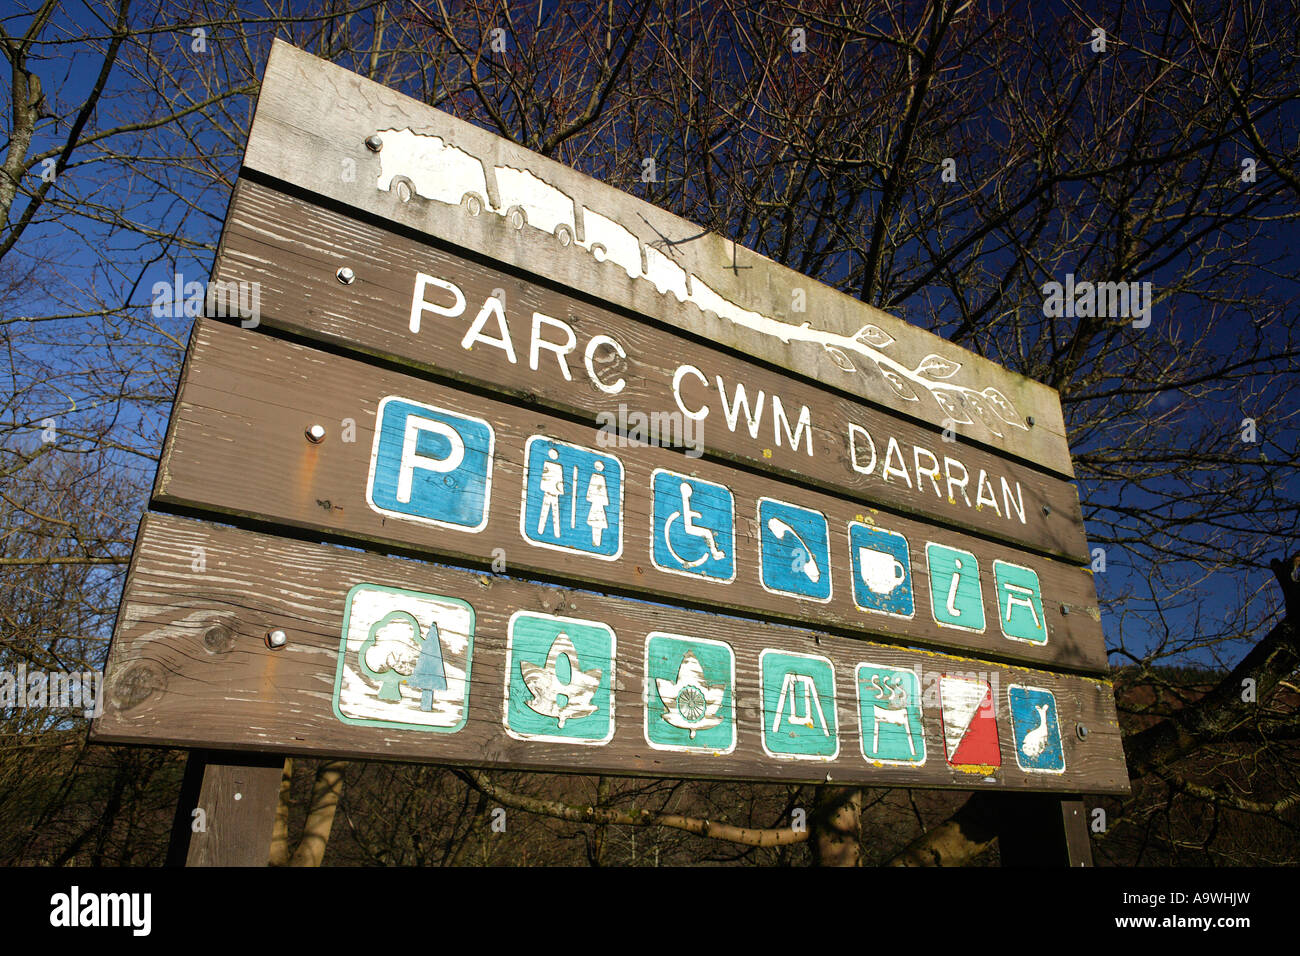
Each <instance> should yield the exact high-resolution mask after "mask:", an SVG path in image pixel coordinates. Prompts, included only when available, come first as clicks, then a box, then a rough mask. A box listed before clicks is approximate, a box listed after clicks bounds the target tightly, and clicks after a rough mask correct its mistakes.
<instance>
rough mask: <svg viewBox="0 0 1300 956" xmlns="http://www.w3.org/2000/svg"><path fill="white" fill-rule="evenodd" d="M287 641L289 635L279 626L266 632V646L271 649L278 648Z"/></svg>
mask: <svg viewBox="0 0 1300 956" xmlns="http://www.w3.org/2000/svg"><path fill="white" fill-rule="evenodd" d="M288 643H289V635H288V634H286V633H284V631H282V630H280V629H279V628H276V629H275V630H274V631H268V632H267V634H266V646H267V647H269V648H271V649H272V650H279V649H280V648H282V647H284V646H285V645H286V644H288Z"/></svg>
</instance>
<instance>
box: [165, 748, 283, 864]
mask: <svg viewBox="0 0 1300 956" xmlns="http://www.w3.org/2000/svg"><path fill="white" fill-rule="evenodd" d="M283 772H284V761H283V760H282V759H277V758H274V757H269V756H267V755H265V754H240V753H223V752H214V751H208V750H191V751H190V753H189V757H188V759H187V762H186V764H185V781H184V783H183V784H182V785H181V795H180V800H179V801H178V803H177V806H176V820H175V824H174V826H173V827H172V841H171V845H170V846H169V847H168V848H167V858H168V865H169V866H266V865H267V862H268V859H269V857H270V850H271V830H272V828H273V826H274V824H275V808H276V804H277V802H278V801H279V799H280V778H281V776H282V775H283ZM197 811H202V813H198V812H197Z"/></svg>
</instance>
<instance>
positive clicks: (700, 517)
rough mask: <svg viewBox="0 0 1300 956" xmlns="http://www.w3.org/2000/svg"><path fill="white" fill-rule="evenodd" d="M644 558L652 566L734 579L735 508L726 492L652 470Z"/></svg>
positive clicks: (720, 487)
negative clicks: (650, 511) (646, 555)
mask: <svg viewBox="0 0 1300 956" xmlns="http://www.w3.org/2000/svg"><path fill="white" fill-rule="evenodd" d="M650 481H651V485H652V487H653V490H654V514H653V521H652V522H651V526H650V535H651V541H650V558H651V560H652V561H653V562H654V565H655V567H657V568H659V569H660V570H662V571H669V572H671V573H673V574H691V575H699V576H700V577H706V578H712V579H713V580H716V581H731V580H734V579H735V577H736V528H735V525H736V505H735V499H734V498H733V497H732V494H731V490H730V489H729V488H727V487H726V486H725V485H719V484H716V483H714V482H712V481H705V480H704V479H702V478H692V477H689V476H687V475H679V474H677V473H676V472H674V471H667V470H665V469H663V468H656V469H655V471H654V474H653V475H652V476H651V479H650Z"/></svg>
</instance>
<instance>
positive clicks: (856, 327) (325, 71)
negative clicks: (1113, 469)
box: [244, 41, 1073, 477]
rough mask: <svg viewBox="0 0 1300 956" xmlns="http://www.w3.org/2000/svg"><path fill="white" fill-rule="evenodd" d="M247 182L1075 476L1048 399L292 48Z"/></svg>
mask: <svg viewBox="0 0 1300 956" xmlns="http://www.w3.org/2000/svg"><path fill="white" fill-rule="evenodd" d="M367 144H369V145H367ZM244 168H245V170H247V171H248V172H250V173H253V174H256V175H257V176H259V177H260V178H263V179H269V180H274V181H276V182H278V183H283V184H286V185H289V186H292V187H296V188H298V189H301V190H305V191H306V192H308V193H310V194H312V195H314V196H317V197H322V198H325V199H329V200H332V201H335V202H338V203H341V204H343V205H344V206H346V207H348V208H350V209H352V210H354V211H355V212H357V213H359V214H368V215H370V216H372V217H375V218H376V219H377V220H379V221H382V222H387V223H391V224H393V225H396V226H398V227H404V228H406V229H407V230H410V231H412V232H414V233H416V234H420V235H429V236H437V237H441V238H443V239H447V240H450V241H452V242H454V243H456V245H458V246H459V247H461V248H462V249H465V250H468V251H469V252H471V253H476V254H479V255H481V256H485V257H487V258H488V259H490V260H493V261H496V262H500V263H502V264H505V265H508V266H513V267H517V268H520V269H522V270H524V271H526V272H528V273H530V274H532V275H535V276H538V277H539V278H542V279H546V280H550V281H552V282H554V283H556V284H558V285H559V286H562V287H565V288H568V289H572V290H575V291H577V292H579V293H584V294H586V295H589V296H592V297H594V298H595V299H597V300H600V301H602V302H605V303H608V304H609V305H611V306H613V307H617V308H621V309H625V310H628V311H630V312H631V313H634V314H637V315H640V316H644V317H647V318H649V319H651V320H652V321H655V322H658V323H661V324H663V325H665V326H668V327H671V328H674V329H681V330H685V331H688V332H691V333H694V334H696V335H698V336H699V337H700V338H701V339H703V340H706V341H710V342H715V343H718V344H719V345H722V346H725V347H727V348H732V349H735V350H737V351H739V352H742V353H744V354H747V355H750V356H752V357H754V358H756V359H760V360H762V361H764V362H768V363H770V364H772V365H776V366H779V367H780V368H783V369H786V370H789V371H792V372H797V373H798V374H799V375H802V376H805V377H808V378H812V379H815V380H817V381H820V382H822V383H824V384H826V385H829V386H830V387H832V388H835V389H838V390H840V391H843V392H847V393H850V394H853V395H856V396H859V397H861V398H865V399H867V400H868V401H871V402H873V403H875V404H876V405H878V406H880V407H882V408H888V409H893V410H895V411H898V412H901V413H902V414H904V415H908V416H910V417H912V418H915V419H917V420H918V421H922V422H925V423H928V424H930V425H939V426H941V425H942V423H943V422H944V421H945V420H950V421H951V422H952V423H953V424H954V425H956V427H957V429H958V430H959V432H960V433H961V434H962V436H963V438H970V439H973V440H976V441H979V442H982V443H984V444H987V445H989V446H991V447H993V448H996V449H999V450H1001V451H1003V452H1005V453H1006V454H1008V455H1011V456H1014V457H1017V458H1021V459H1023V460H1025V461H1028V462H1032V463H1034V464H1037V465H1040V466H1042V467H1044V468H1046V469H1049V470H1051V471H1054V472H1056V473H1057V474H1060V475H1064V476H1066V477H1070V476H1072V475H1073V468H1072V466H1071V464H1070V455H1069V449H1068V447H1067V443H1066V438H1065V426H1064V423H1063V420H1062V417H1061V411H1060V400H1059V397H1058V396H1057V394H1056V392H1055V391H1053V390H1052V389H1051V388H1049V387H1047V386H1045V385H1042V384H1040V383H1038V382H1035V381H1032V380H1031V379H1028V378H1025V377H1024V376H1021V375H1017V374H1015V373H1013V372H1011V371H1008V370H1007V369H1005V368H1002V367H1000V366H998V365H996V364H994V363H993V362H990V361H988V360H987V359H985V358H982V357H980V356H978V355H975V354H974V353H971V352H968V351H966V350H965V349H962V348H960V347H959V346H956V345H953V344H952V343H951V342H948V341H946V340H944V339H941V338H939V337H938V336H936V335H933V334H931V333H928V332H925V331H923V330H922V329H919V328H917V327H915V326H913V325H909V324H908V323H906V322H903V321H902V320H900V319H897V318H895V317H894V316H891V315H889V314H887V313H885V312H882V311H881V310H879V309H876V308H873V307H872V306H870V305H867V304H866V303H863V302H861V301H859V300H857V299H854V298H852V297H850V296H847V295H844V294H843V293H841V292H838V291H836V290H834V289H832V288H830V287H829V286H826V285H823V284H822V283H820V282H815V281H813V280H812V279H809V278H808V277H807V276H804V275H800V274H799V273H797V272H794V271H793V270H791V269H788V268H786V267H784V266H781V265H778V264H777V263H775V262H772V261H771V260H770V259H766V258H764V257H762V256H760V255H758V254H756V253H754V252H752V251H750V250H747V249H741V248H740V247H738V246H736V245H735V244H733V243H732V242H731V241H729V240H727V239H725V238H723V237H722V236H719V235H715V234H711V233H707V232H705V231H704V230H702V229H701V228H700V227H699V226H697V225H695V224H694V223H690V222H687V221H686V220H684V219H680V218H678V217H677V216H673V215H671V214H670V213H667V212H665V211H664V210H662V209H659V208H656V207H655V206H652V205H650V204H649V203H646V202H644V201H642V200H639V199H637V198H635V197H633V196H630V195H628V194H627V193H624V192H621V191H619V190H617V189H614V188H613V187H610V186H606V185H604V184H603V183H600V182H597V181H596V180H593V179H592V178H590V177H589V176H584V175H583V174H582V173H579V172H577V171H576V170H573V169H570V168H568V167H566V166H563V165H561V164H559V163H556V162H554V161H553V160H550V159H547V158H545V157H543V156H539V155H538V154H536V153H533V152H530V151H529V150H526V149H524V148H522V147H520V146H517V145H515V144H514V143H511V142H509V141H507V140H505V139H503V138H501V137H499V136H494V135H492V134H491V133H488V132H486V131H484V130H481V129H479V128H478V127H476V126H474V125H472V124H470V123H466V122H464V121H462V120H458V119H456V118H455V117H452V116H449V115H447V114H446V113H442V112H440V111H438V110H436V109H433V108H431V107H428V106H425V105H424V104H422V103H420V102H418V101H416V100H413V99H411V98H409V97H406V96H403V95H401V94H400V93H397V92H395V91H393V90H389V89H386V88H384V87H383V86H380V85H379V84H377V83H373V82H371V81H369V80H366V79H364V78H363V77H360V76H358V75H356V74H354V73H350V72H348V71H347V70H345V69H343V68H341V67H338V66H334V65H332V64H330V63H327V62H324V61H322V60H319V59H317V58H316V57H313V56H311V55H310V54H307V53H304V52H302V51H300V50H297V49H294V48H293V47H291V46H289V45H288V44H286V43H282V42H279V41H277V42H276V43H275V45H274V47H273V49H272V52H271V58H270V60H269V61H268V63H267V67H266V76H265V78H264V80H263V83H262V88H261V93H260V95H259V97H258V102H257V112H256V114H255V115H254V118H253V127H252V130H251V131H250V134H249V142H248V149H247V151H246V152H245V154H244ZM1026 416H1028V417H1033V418H1034V419H1035V421H1034V424H1033V425H1032V426H1030V425H1029V423H1028V418H1027V417H1026Z"/></svg>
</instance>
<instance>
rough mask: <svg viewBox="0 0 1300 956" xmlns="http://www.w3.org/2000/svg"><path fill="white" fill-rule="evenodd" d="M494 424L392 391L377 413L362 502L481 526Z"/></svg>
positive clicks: (438, 521) (400, 513) (465, 526)
mask: <svg viewBox="0 0 1300 956" xmlns="http://www.w3.org/2000/svg"><path fill="white" fill-rule="evenodd" d="M492 444H493V433H492V426H491V425H489V424H488V423H487V422H485V421H484V420H483V419H481V418H472V417H470V416H468V415H461V414H459V413H457V412H453V411H450V410H448V409H446V408H438V407H437V406H434V405H424V404H421V403H420V402H413V401H410V400H409V399H405V398H399V397H398V396H396V395H389V396H388V397H387V398H385V399H384V400H383V401H381V402H380V403H379V409H378V411H377V412H376V414H375V444H374V447H373V448H372V449H371V452H370V480H369V482H367V486H366V502H367V503H368V504H369V505H370V507H372V508H374V509H375V510H376V511H378V512H379V513H380V514H385V515H393V516H394V517H398V518H406V519H409V520H412V521H420V522H423V523H425V524H431V525H437V526H438V527H440V528H456V529H458V530H461V531H482V530H483V529H484V528H485V527H486V526H487V520H488V501H489V497H490V494H491V489H492Z"/></svg>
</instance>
